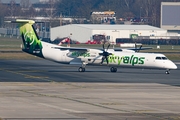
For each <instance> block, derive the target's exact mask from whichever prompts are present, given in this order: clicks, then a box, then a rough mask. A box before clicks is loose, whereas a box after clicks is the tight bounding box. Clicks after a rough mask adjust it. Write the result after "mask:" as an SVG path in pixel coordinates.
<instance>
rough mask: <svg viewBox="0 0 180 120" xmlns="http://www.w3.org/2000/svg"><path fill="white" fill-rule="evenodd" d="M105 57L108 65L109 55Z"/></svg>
mask: <svg viewBox="0 0 180 120" xmlns="http://www.w3.org/2000/svg"><path fill="white" fill-rule="evenodd" d="M105 58H106V62H107V65H109V61H108V57H107V56H106V57H105Z"/></svg>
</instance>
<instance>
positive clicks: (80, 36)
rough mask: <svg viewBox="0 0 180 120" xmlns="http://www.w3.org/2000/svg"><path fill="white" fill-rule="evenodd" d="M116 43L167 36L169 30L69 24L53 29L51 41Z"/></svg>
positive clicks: (146, 26)
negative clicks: (141, 37) (104, 41)
mask: <svg viewBox="0 0 180 120" xmlns="http://www.w3.org/2000/svg"><path fill="white" fill-rule="evenodd" d="M102 35H103V36H105V39H107V40H109V41H110V42H112V43H116V39H122V38H126V39H129V38H134V37H139V36H148V37H149V36H154V37H155V36H166V35H167V30H164V29H161V28H158V27H153V26H149V25H124V24H123V25H117V24H115V25H109V24H69V25H65V26H59V27H54V28H51V33H50V37H51V40H52V41H53V40H55V39H57V38H64V37H70V38H71V39H72V40H75V41H78V42H80V43H85V42H87V41H88V40H93V39H94V38H95V37H97V36H99V37H102Z"/></svg>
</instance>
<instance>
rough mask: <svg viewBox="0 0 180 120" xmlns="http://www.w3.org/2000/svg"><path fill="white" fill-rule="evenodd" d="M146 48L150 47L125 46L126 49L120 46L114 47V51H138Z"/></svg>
mask: <svg viewBox="0 0 180 120" xmlns="http://www.w3.org/2000/svg"><path fill="white" fill-rule="evenodd" d="M148 49H152V47H142V48H126V49H124V48H123V49H121V48H115V49H114V51H126V50H129V51H140V50H148Z"/></svg>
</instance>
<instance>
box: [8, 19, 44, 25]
mask: <svg viewBox="0 0 180 120" xmlns="http://www.w3.org/2000/svg"><path fill="white" fill-rule="evenodd" d="M5 22H7V23H30V24H34V23H44V22H37V21H34V20H24V19H17V20H13V21H5Z"/></svg>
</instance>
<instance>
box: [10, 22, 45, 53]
mask: <svg viewBox="0 0 180 120" xmlns="http://www.w3.org/2000/svg"><path fill="white" fill-rule="evenodd" d="M11 22H12V23H18V24H19V28H20V35H21V36H22V40H23V45H24V48H23V51H24V52H27V53H30V54H33V55H36V56H39V57H43V55H42V48H43V46H42V43H41V41H40V40H39V37H38V35H37V33H36V30H35V29H34V26H33V24H34V23H35V21H33V20H16V21H11Z"/></svg>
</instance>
